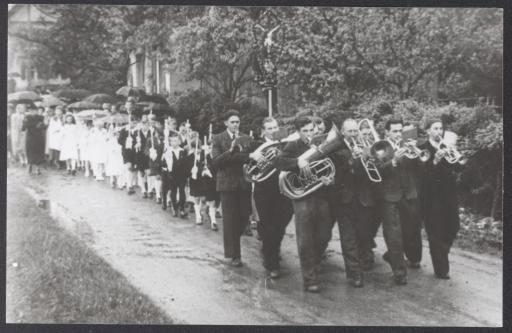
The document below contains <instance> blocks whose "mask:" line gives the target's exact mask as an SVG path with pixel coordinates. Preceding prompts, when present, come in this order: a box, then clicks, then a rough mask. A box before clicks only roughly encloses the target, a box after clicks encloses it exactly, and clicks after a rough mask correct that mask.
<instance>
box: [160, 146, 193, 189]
mask: <svg viewBox="0 0 512 333" xmlns="http://www.w3.org/2000/svg"><path fill="white" fill-rule="evenodd" d="M160 160H161V163H162V164H161V170H162V176H166V177H167V178H168V179H171V180H172V181H174V182H176V183H179V184H185V183H186V182H187V177H188V172H187V170H188V168H187V166H188V160H187V152H186V151H185V150H181V151H180V153H179V157H178V158H177V159H176V158H175V157H174V156H173V164H172V170H169V165H167V161H166V160H165V158H164V157H163V155H162V157H161V158H160Z"/></svg>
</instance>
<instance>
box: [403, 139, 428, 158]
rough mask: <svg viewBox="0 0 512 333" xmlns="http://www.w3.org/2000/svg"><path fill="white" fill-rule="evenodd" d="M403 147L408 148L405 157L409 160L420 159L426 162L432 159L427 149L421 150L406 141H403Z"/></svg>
mask: <svg viewBox="0 0 512 333" xmlns="http://www.w3.org/2000/svg"><path fill="white" fill-rule="evenodd" d="M403 147H405V148H407V151H406V152H405V157H407V158H409V159H415V158H419V159H420V161H422V162H426V161H428V160H429V159H430V152H429V151H428V150H427V149H419V148H418V147H417V146H416V145H413V144H412V143H410V142H405V141H403Z"/></svg>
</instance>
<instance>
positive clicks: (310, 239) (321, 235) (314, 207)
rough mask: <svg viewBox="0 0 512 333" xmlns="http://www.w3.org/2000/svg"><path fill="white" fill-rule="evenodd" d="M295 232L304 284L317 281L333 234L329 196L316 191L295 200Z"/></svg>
mask: <svg viewBox="0 0 512 333" xmlns="http://www.w3.org/2000/svg"><path fill="white" fill-rule="evenodd" d="M293 212H294V213H295V233H296V238H297V248H298V252H299V259H300V266H301V269H302V277H303V279H304V285H305V286H306V287H307V286H310V285H314V284H316V283H317V274H316V266H317V265H318V264H319V263H320V259H321V257H322V254H323V251H324V246H325V244H326V243H327V242H329V238H330V236H331V229H332V224H331V218H330V212H329V203H328V200H327V198H324V197H321V196H319V195H317V194H316V193H315V194H313V195H310V196H308V197H306V198H304V199H301V200H294V201H293Z"/></svg>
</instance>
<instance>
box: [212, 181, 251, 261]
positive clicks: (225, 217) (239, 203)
mask: <svg viewBox="0 0 512 333" xmlns="http://www.w3.org/2000/svg"><path fill="white" fill-rule="evenodd" d="M220 202H221V205H222V231H223V236H224V257H226V258H233V259H234V258H241V252H240V237H241V236H242V233H243V232H244V230H245V227H246V226H247V224H248V223H249V215H250V214H251V191H242V190H238V191H222V192H220Z"/></svg>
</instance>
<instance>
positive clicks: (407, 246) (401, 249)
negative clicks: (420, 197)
mask: <svg viewBox="0 0 512 333" xmlns="http://www.w3.org/2000/svg"><path fill="white" fill-rule="evenodd" d="M417 205H418V203H417V200H415V199H411V200H407V199H404V198H402V199H401V200H400V201H398V202H388V201H385V202H383V203H382V216H383V231H384V240H385V241H386V246H387V248H388V258H389V261H390V265H391V269H392V270H393V274H394V275H396V276H405V275H407V268H406V265H405V259H404V254H405V256H406V257H407V259H408V260H409V261H411V262H419V261H420V260H421V250H422V244H421V223H420V221H419V218H418V216H417Z"/></svg>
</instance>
